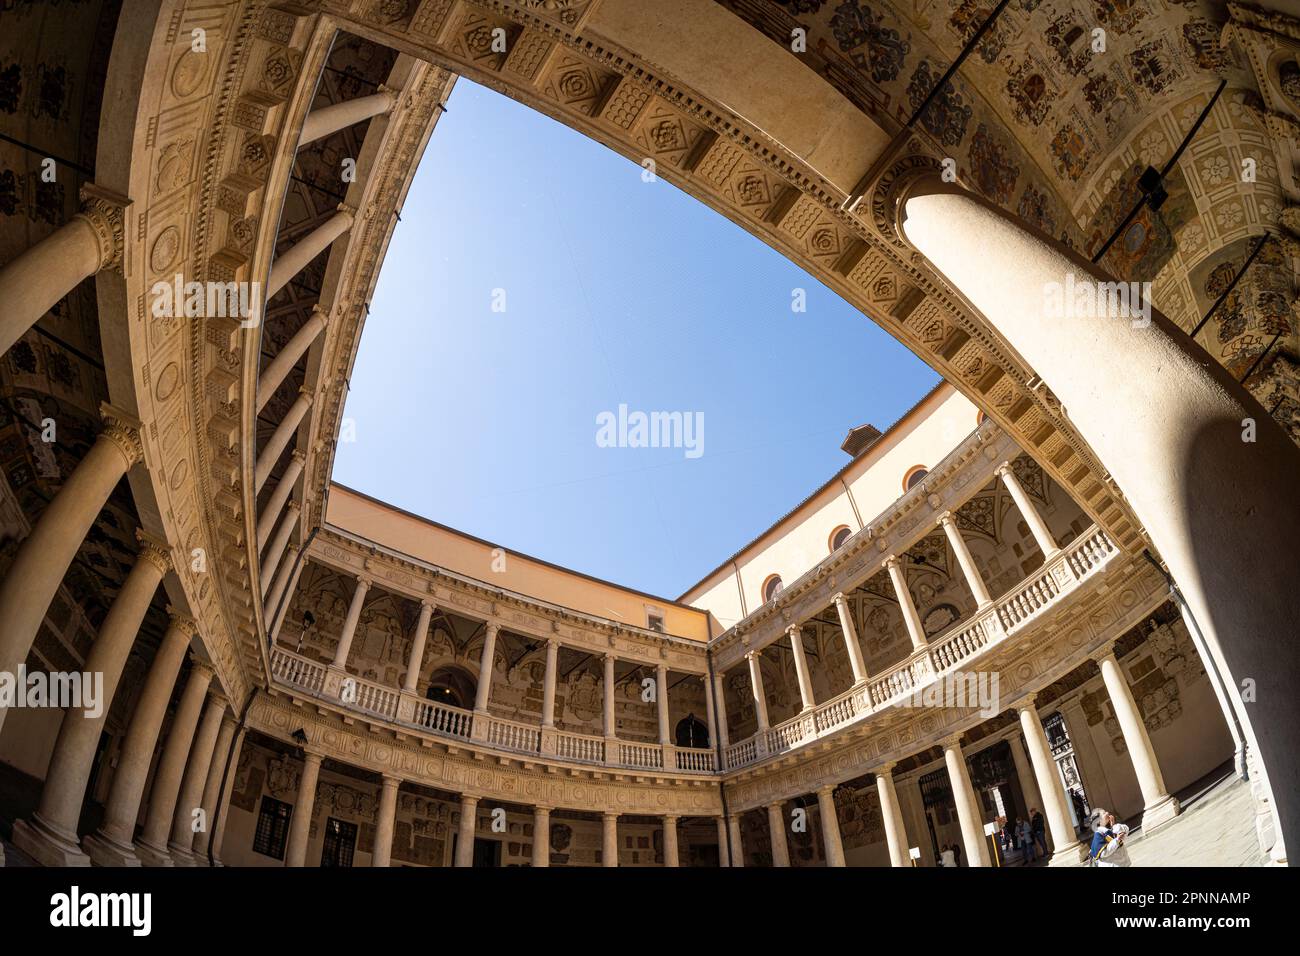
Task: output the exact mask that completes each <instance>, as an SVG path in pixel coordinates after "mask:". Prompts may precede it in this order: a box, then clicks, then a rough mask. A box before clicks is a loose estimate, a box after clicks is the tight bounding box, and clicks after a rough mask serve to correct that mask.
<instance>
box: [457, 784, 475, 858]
mask: <svg viewBox="0 0 1300 956" xmlns="http://www.w3.org/2000/svg"><path fill="white" fill-rule="evenodd" d="M459 827H460V828H459V829H458V830H457V831H456V832H457V837H456V862H455V865H456V866H460V867H467V866H473V865H474V832H475V831H476V830H477V829H478V797H476V796H474V795H473V794H469V793H462V794H461V795H460V823H459Z"/></svg>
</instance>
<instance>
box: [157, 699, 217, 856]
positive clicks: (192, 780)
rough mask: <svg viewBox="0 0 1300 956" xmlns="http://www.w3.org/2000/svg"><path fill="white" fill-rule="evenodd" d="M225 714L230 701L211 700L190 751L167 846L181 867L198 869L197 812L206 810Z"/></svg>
mask: <svg viewBox="0 0 1300 956" xmlns="http://www.w3.org/2000/svg"><path fill="white" fill-rule="evenodd" d="M225 713H226V699H225V698H224V697H221V696H220V695H216V694H214V695H213V696H211V697H209V698H208V706H207V708H206V709H205V710H204V711H203V719H202V721H201V722H200V723H199V729H198V731H197V732H196V733H195V735H194V745H193V746H192V747H191V748H190V759H189V761H188V762H187V763H186V765H185V775H184V777H182V778H181V789H180V792H179V794H178V795H177V798H176V811H175V813H174V814H173V816H172V836H171V840H170V841H169V842H168V844H167V848H168V850H170V851H171V855H172V860H174V861H175V863H176V865H177V866H194V855H193V852H192V851H193V847H194V820H195V813H194V811H195V810H202V809H203V787H204V785H205V784H206V783H207V782H208V769H209V768H210V767H211V766H212V755H213V753H214V752H215V750H216V746H217V735H218V734H219V733H220V732H221V720H222V717H224V716H225Z"/></svg>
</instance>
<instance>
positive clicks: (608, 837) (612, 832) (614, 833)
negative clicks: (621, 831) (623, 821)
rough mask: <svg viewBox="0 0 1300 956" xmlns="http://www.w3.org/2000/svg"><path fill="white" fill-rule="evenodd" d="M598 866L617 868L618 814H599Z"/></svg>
mask: <svg viewBox="0 0 1300 956" xmlns="http://www.w3.org/2000/svg"><path fill="white" fill-rule="evenodd" d="M600 865H601V866H618V814H617V813H603V814H601V831H600Z"/></svg>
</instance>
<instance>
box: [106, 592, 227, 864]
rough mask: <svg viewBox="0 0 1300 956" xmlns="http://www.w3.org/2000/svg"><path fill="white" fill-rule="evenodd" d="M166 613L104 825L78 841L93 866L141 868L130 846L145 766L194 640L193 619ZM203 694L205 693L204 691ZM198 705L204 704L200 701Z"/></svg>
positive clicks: (145, 776)
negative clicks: (163, 630) (167, 619)
mask: <svg viewBox="0 0 1300 956" xmlns="http://www.w3.org/2000/svg"><path fill="white" fill-rule="evenodd" d="M168 612H169V613H170V614H171V622H170V624H169V625H168V627H167V632H166V633H165V634H164V635H163V639H162V644H161V645H159V647H158V653H157V654H155V655H154V659H153V663H152V664H151V665H149V673H148V675H147V676H146V677H145V680H144V687H143V688H142V689H141V691H140V699H139V700H138V701H136V705H135V712H134V713H133V714H132V715H131V723H130V724H129V725H128V727H127V730H126V738H125V739H124V740H123V741H122V749H121V752H120V753H119V754H118V757H117V769H116V770H115V771H114V772H113V782H112V784H111V785H110V787H109V791H108V803H107V804H106V806H105V809H104V820H103V822H102V823H101V824H100V826H99V829H98V830H96V831H95V833H93V834H92V835H90V836H87V837H86V838H85V840H83V841H82V846H83V849H84V850H85V852H86V854H87V855H88V856H89V857H90V859H91V860H92V861H93V862H94V863H95V864H96V865H97V866H139V865H140V859H139V857H137V856H136V853H135V847H134V845H133V843H132V838H133V837H134V836H135V822H136V818H137V816H138V815H139V813H140V797H141V795H142V794H143V793H144V787H145V783H146V782H147V780H148V777H149V764H150V762H151V761H152V760H153V752H154V746H155V745H156V744H157V743H158V734H159V732H160V731H161V730H162V722H163V717H164V715H165V714H166V713H167V701H168V700H169V699H170V698H171V694H172V688H173V687H175V685H176V675H177V674H178V673H180V669H181V663H182V661H184V660H185V652H186V650H187V649H188V648H189V646H190V640H191V638H193V637H194V636H195V635H196V634H198V625H197V623H196V622H195V620H194V618H192V617H190V616H189V615H187V614H182V613H181V612H179V611H176V610H174V609H172V608H168ZM203 689H204V691H206V690H207V688H206V686H204V688H203ZM199 700H200V702H201V701H202V696H201V695H200V697H199ZM196 713H197V711H196Z"/></svg>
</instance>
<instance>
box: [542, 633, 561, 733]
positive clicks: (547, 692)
mask: <svg viewBox="0 0 1300 956" xmlns="http://www.w3.org/2000/svg"><path fill="white" fill-rule="evenodd" d="M559 663H560V642H559V641H557V640H555V639H554V638H551V639H550V640H548V641H547V642H546V676H545V677H544V678H543V679H542V680H543V684H542V726H543V727H546V728H548V729H549V728H551V727H554V726H555V681H556V676H557V673H558V670H559Z"/></svg>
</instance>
